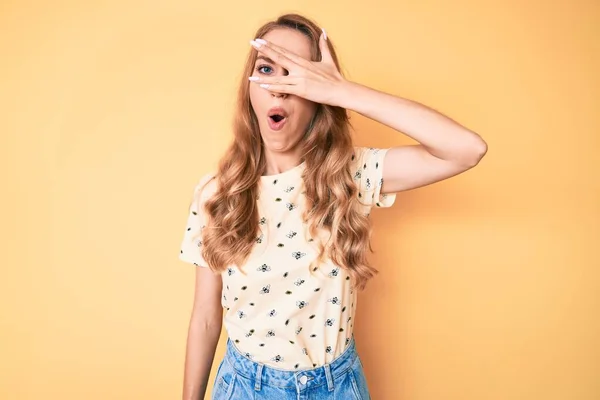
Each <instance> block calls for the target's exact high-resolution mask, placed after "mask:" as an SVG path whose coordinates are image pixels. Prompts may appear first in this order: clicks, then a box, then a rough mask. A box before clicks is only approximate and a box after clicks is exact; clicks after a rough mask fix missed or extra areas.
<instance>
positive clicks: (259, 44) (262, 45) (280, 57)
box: [250, 39, 295, 71]
mask: <svg viewBox="0 0 600 400" xmlns="http://www.w3.org/2000/svg"><path fill="white" fill-rule="evenodd" d="M250 44H251V45H252V46H253V47H254V48H255V49H256V50H257V51H258V52H259V53H262V54H264V55H265V56H266V57H268V58H270V59H271V60H273V62H274V63H276V64H278V65H281V66H282V67H283V68H285V69H287V70H288V71H289V70H290V69H291V68H292V67H293V65H294V64H295V63H294V62H293V61H292V60H291V59H290V58H288V57H287V56H285V55H284V54H283V53H282V52H280V51H276V50H274V49H273V48H272V47H271V46H272V44H271V43H269V42H267V41H266V40H264V39H257V40H251V41H250Z"/></svg>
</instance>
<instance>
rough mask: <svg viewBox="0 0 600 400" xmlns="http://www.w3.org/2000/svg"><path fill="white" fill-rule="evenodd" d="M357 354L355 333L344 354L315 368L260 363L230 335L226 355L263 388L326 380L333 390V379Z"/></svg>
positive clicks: (311, 384)
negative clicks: (277, 366)
mask: <svg viewBox="0 0 600 400" xmlns="http://www.w3.org/2000/svg"><path fill="white" fill-rule="evenodd" d="M356 357H357V353H356V345H355V342H354V336H352V337H351V340H350V342H349V343H348V347H346V349H345V350H344V352H343V353H342V354H340V355H339V356H338V357H337V358H335V359H334V360H333V361H332V362H331V363H329V364H325V365H322V366H319V367H315V368H312V369H304V370H299V371H287V370H281V369H277V368H273V367H270V366H267V365H265V364H262V363H257V362H255V361H252V360H251V359H249V358H247V357H246V356H245V355H244V354H243V353H242V352H240V351H239V350H238V349H237V348H236V347H235V345H234V343H233V342H232V341H231V339H227V350H226V353H225V357H224V358H225V361H226V362H227V363H229V365H230V366H231V367H232V368H233V369H234V370H235V371H236V373H237V374H238V375H241V376H243V377H245V378H248V379H251V380H252V381H253V382H254V384H255V389H256V390H260V388H261V385H267V386H274V387H279V388H297V389H298V390H302V389H307V388H310V387H315V386H320V385H324V384H327V386H328V387H329V388H330V390H332V389H333V381H334V380H335V379H336V378H337V377H339V376H341V375H343V374H344V373H346V372H347V370H348V369H349V368H351V367H352V365H353V364H354V362H355V360H356Z"/></svg>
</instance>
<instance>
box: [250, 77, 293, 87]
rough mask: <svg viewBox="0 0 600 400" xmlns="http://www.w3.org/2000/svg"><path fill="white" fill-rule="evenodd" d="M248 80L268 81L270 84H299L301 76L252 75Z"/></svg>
mask: <svg viewBox="0 0 600 400" xmlns="http://www.w3.org/2000/svg"><path fill="white" fill-rule="evenodd" d="M248 80H249V81H251V82H255V83H259V84H260V83H266V84H269V85H297V84H298V83H299V82H300V78H298V77H295V76H289V75H287V76H261V77H258V76H250V77H248Z"/></svg>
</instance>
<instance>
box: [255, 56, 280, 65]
mask: <svg viewBox="0 0 600 400" xmlns="http://www.w3.org/2000/svg"><path fill="white" fill-rule="evenodd" d="M258 60H265V61H266V62H268V63H269V64H275V61H273V60H271V59H270V58H269V57H267V56H258V57H256V61H258Z"/></svg>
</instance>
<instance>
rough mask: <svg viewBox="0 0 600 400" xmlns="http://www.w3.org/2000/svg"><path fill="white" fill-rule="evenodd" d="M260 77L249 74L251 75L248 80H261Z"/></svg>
mask: <svg viewBox="0 0 600 400" xmlns="http://www.w3.org/2000/svg"><path fill="white" fill-rule="evenodd" d="M259 79H260V78H259V77H258V76H249V77H248V80H249V81H257V80H259Z"/></svg>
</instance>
